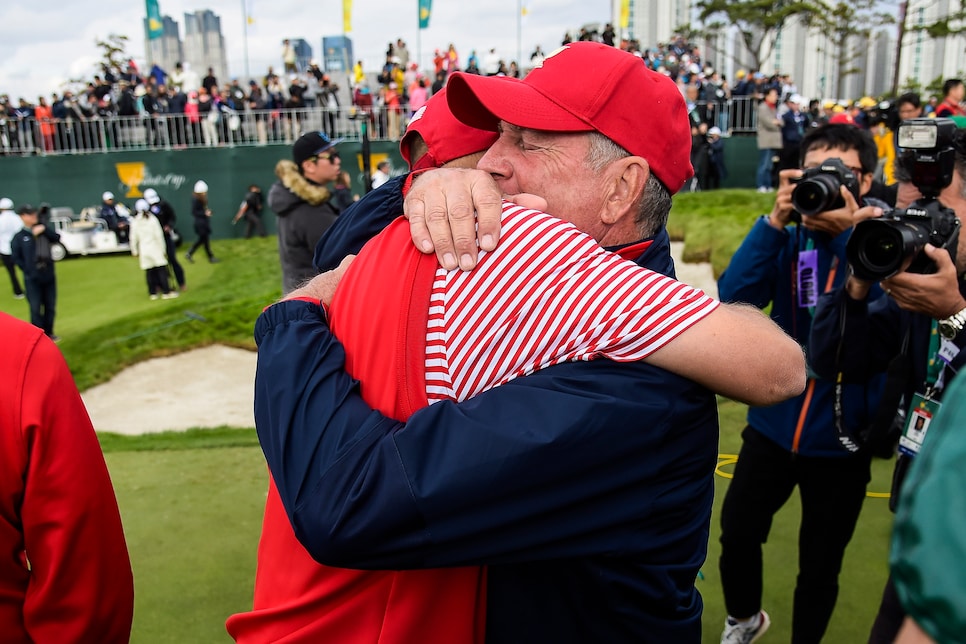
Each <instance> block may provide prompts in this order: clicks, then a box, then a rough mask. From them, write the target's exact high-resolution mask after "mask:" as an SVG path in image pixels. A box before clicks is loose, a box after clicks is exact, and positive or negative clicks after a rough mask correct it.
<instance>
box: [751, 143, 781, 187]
mask: <svg viewBox="0 0 966 644" xmlns="http://www.w3.org/2000/svg"><path fill="white" fill-rule="evenodd" d="M775 153H776V150H772V149H771V148H767V149H765V150H759V151H758V171H757V172H756V173H755V183H756V184H757V186H758V187H759V188H771V187H772V185H771V170H772V165H773V163H774V162H773V159H774V157H775Z"/></svg>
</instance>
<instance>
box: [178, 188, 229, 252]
mask: <svg viewBox="0 0 966 644" xmlns="http://www.w3.org/2000/svg"><path fill="white" fill-rule="evenodd" d="M191 216H192V218H194V220H195V234H197V235H198V239H197V240H195V243H194V244H192V245H191V248H190V249H189V250H188V252H187V253H186V254H185V259H187V260H188V261H189V262H191V263H192V264H194V261H195V260H194V259H192V256H193V255H194V253H195V251H196V250H198V247H199V246H204V247H205V253H207V254H208V261H209V262H211V263H212V264H217V263H218V262H220V261H221V260H220V259H218V258H217V257H215V255H214V254H213V253H212V252H211V243H210V241H209V238H210V237H211V221H210V220H211V208H209V207H208V184H207V183H205V182H204V181H202V180H200V179H199V180H198V181H195V187H194V191H193V192H192V194H191Z"/></svg>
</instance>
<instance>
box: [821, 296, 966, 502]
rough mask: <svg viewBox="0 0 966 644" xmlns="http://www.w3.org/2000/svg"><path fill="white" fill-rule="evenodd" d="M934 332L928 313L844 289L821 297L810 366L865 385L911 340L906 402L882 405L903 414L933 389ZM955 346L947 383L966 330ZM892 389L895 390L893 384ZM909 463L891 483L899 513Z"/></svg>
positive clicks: (958, 363) (963, 354) (965, 355)
mask: <svg viewBox="0 0 966 644" xmlns="http://www.w3.org/2000/svg"><path fill="white" fill-rule="evenodd" d="M959 292H960V293H963V294H964V295H966V283H964V282H963V281H962V280H960V282H959ZM933 329H934V325H933V319H932V318H931V317H929V316H928V315H924V314H922V313H913V312H911V311H905V310H903V309H900V308H899V305H898V304H896V302H895V300H893V299H892V298H891V297H880V298H878V299H876V300H874V301H872V302H869V301H867V300H853V299H852V298H851V297H849V296H848V293H847V292H846V291H845V287H844V285H843V286H841V287H839V288H837V289H835V290H833V291H831V292H829V293H826V294H825V295H823V296H822V297H821V298H819V302H818V306H817V307H816V308H815V320H814V321H813V323H812V335H811V348H812V353H811V356H810V357H811V365H812V368H813V369H815V371H817V372H818V373H819V374H821V375H823V376H825V377H828V378H834V377H836V375H837V373H838V372H839V371H841V372H842V377H843V380H844V381H845V382H850V381H856V380H859V381H861V380H862V379H863V378H868V377H869V376H870V375H871V374H875V373H881V372H884V371H885V370H886V369H887V368H888V367H889V364H890V363H891V362H892V360H893V359H894V358H896V357H897V356H898V355H899V354H900V352H901V351H902V347H903V344H904V343H905V342H906V340H907V338H908V343H907V344H906V351H907V354H908V356H909V363H908V367H909V368H908V369H907V370H906V371H905V372H904V373H905V374H906V377H905V378H904V379H903V382H902V383H901V384H902V387H901V391H902V393H903V397H902V400H901V402H900V401H898V400H894V399H893V400H885V399H883V401H882V404H883V405H891V406H893V407H894V408H895V410H896V411H899V408H900V406H901V407H902V408H903V409H902V411H908V407H909V404H910V402H911V399H912V396H913V395H914V394H916V393H920V394H922V393H925V391H926V388H927V385H928V383H927V382H926V375H927V369H928V362H929V360H930V358H934V357H935V356H930V352H929V343H930V336H931V334H932V333H933V332H934V331H933ZM840 343H841V347H840V346H839V345H840ZM954 343H955V344H956V346H957V347H959V349H960V351H959V353H958V354H957V355H956V357H955V358H954V359H953V361H952V363H951V364H950V365H949V366H947V367H946V368H945V373H944V374H943V380H944V383H945V384H946V385H948V384H949V382H950V381H951V380H952V379H953V376H954V375H955V373H956V372H958V371H959V370H961V369H962V367H963V364H964V363H966V350H964V348H966V331H962V332H960V333H959V335H957V336H956V338H955V339H954ZM935 359H937V360H938V357H935ZM887 388H889V389H891V387H889V386H888V385H887ZM942 396H943V391H942V390H941V389H940V390H939V391H938V392H936V393H934V394H933V395H932V399H933V400H939V401H941V400H942ZM910 463H911V457H909V456H906V455H903V454H900V455H899V458H898V461H897V463H896V469H895V474H894V477H893V481H892V497H891V499H890V507H891V508H892V509H895V503H896V502H897V500H898V493H899V491H900V489H901V487H902V481H903V480H904V478H905V473H906V471H907V469H908V466H909V464H910Z"/></svg>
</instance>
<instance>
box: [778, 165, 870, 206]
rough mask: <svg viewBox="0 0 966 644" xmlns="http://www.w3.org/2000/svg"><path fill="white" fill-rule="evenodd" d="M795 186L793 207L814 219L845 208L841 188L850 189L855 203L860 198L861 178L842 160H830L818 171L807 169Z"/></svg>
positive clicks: (816, 169) (818, 168)
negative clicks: (822, 214) (826, 212)
mask: <svg viewBox="0 0 966 644" xmlns="http://www.w3.org/2000/svg"><path fill="white" fill-rule="evenodd" d="M796 183H797V184H798V185H796V186H795V189H794V190H792V205H793V206H794V207H795V210H796V211H797V212H798V213H800V214H803V215H809V216H814V215H817V214H819V213H820V212H825V211H826V210H835V209H836V208H843V207H844V206H845V200H844V199H842V194H841V188H842V186H845V187H846V188H848V189H849V192H851V193H852V195H853V196H854V197H855V199H856V201H858V199H859V178H858V177H856V176H855V173H854V172H852V171H851V170H850V169H848V168H847V167H846V166H845V164H844V163H842V160H841V159H828V160H827V161H825V162H824V163H822V165H820V166H818V167H817V168H809V169H808V170H805V172H804V173H803V174H802V176H801V177H799V178H798V179H797V180H796Z"/></svg>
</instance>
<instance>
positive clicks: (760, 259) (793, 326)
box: [718, 216, 881, 457]
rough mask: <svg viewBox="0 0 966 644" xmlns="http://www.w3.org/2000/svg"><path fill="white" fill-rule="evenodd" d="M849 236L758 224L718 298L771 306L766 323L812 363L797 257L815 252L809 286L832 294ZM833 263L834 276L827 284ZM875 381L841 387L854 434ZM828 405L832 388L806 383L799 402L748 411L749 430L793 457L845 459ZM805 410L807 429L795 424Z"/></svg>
mask: <svg viewBox="0 0 966 644" xmlns="http://www.w3.org/2000/svg"><path fill="white" fill-rule="evenodd" d="M849 232H850V231H848V230H847V231H845V232H843V233H841V234H840V235H838V236H837V237H835V238H834V239H833V238H830V237H829V236H828V235H826V234H824V233H815V232H812V231H809V230H807V229H806V228H804V227H802V226H798V227H796V226H787V227H786V228H785V229H783V230H777V229H775V228H773V227H772V226H770V225H769V224H768V217H767V216H764V217H761V218H759V219H758V221H756V222H755V225H754V226H753V227H752V229H751V231H750V232H749V233H748V236H747V237H745V239H744V241H743V242H742V243H741V246H740V247H739V248H738V250H737V251H736V252H735V254H734V256H733V257H732V258H731V264H730V265H729V266H728V269H727V270H726V271H725V272H724V273H723V274H722V275H721V277H720V279H719V280H718V296H719V297H720V298H721V301H722V302H746V303H748V304H752V305H754V306H757V307H759V308H765V307H766V306H768V305H769V304H771V313H770V315H771V318H772V319H773V320H774V321H775V322H776V323H777V324H778V325H779V326H780V327H781V328H782V329H784V330H785V332H786V333H788V334H789V335H790V336H792V337H793V338H795V339H796V340H798V342H799V343H800V344H801V345H802V346H803V347H804V348H805V350H806V355H807V356H808V357H809V362H811V351H810V347H809V345H808V341H809V332H810V330H811V328H812V316H813V314H814V311H813V309H811V308H808V307H800V306H798V285H797V283H796V274H797V267H798V258H799V253H800V252H802V251H806V250H809V249H813V250H815V251H817V253H818V258H817V267H818V275H817V279H816V280H814V284H815V286H816V287H817V289H818V290H819V292H820V293H821V292H823V291H826V290H828V287H829V286H831V287H832V288H834V287H836V286H838V285H840V284H842V283H844V282H845V277H846V270H845V269H846V261H845V243H846V241H847V240H848V237H849ZM833 264H834V265H835V271H834V274H832V280H831V284H829V275H830V273H832V266H833ZM879 293H881V291H879ZM880 380H881V379H879V378H874V379H873V381H872V382H871V383H869V386H866V385H865V384H851V385H847V386H846V387H845V390H844V396H843V408H844V419H845V425H846V427H848V428H849V429H850V430H851V431H853V432H857V431H858V430H860V429H862V428H864V427H865V426H866V425H868V423H869V422H870V421H871V419H872V417H873V416H874V415H875V412H876V407H877V405H878V401H879V393H880V389H881V383H880V382H879V381H880ZM862 382H864V381H862ZM832 404H833V382H832V381H830V380H826V379H823V378H817V379H816V378H814V377H810V378H809V384H808V386H807V387H806V389H805V391H804V392H803V393H802V394H801V395H799V396H796V397H795V398H790V399H789V400H786V401H785V402H782V403H779V404H777V405H772V406H770V407H752V408H750V409H749V410H748V425H749V426H750V427H751V428H752V429H754V430H755V431H757V432H759V433H760V434H762V435H763V436H765V437H766V438H768V439H769V440H771V441H773V442H774V443H777V444H778V445H779V446H781V447H782V448H783V449H786V450H788V451H791V452H795V453H799V454H802V455H804V456H822V457H846V456H849V455H850V454H851V452H849V451H847V450H846V449H845V448H843V447H842V445H841V444H840V443H839V439H838V435H837V432H836V430H835V425H834V419H833V414H832ZM806 405H807V408H806V409H805V417H804V422H800V417H801V414H802V410H803V407H806Z"/></svg>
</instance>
